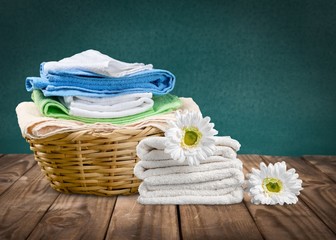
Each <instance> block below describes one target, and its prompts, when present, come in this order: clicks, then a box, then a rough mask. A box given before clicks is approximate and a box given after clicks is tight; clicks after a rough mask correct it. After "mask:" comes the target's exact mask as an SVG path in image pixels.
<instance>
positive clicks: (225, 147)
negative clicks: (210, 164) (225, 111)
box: [136, 136, 240, 161]
mask: <svg viewBox="0 0 336 240" xmlns="http://www.w3.org/2000/svg"><path fill="white" fill-rule="evenodd" d="M214 138H215V144H216V151H215V154H214V155H217V156H223V157H226V158H231V159H233V158H236V156H237V154H236V152H237V151H238V150H239V149H240V143H239V142H238V141H237V140H234V139H232V138H231V137H229V136H226V137H221V136H215V137H214ZM165 141H166V138H165V137H148V138H145V139H143V140H142V141H141V142H140V143H139V144H138V146H137V149H136V150H137V155H138V157H139V158H140V159H141V161H157V160H168V159H171V157H170V155H169V154H167V153H165V152H164V149H165Z"/></svg>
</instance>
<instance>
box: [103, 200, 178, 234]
mask: <svg viewBox="0 0 336 240" xmlns="http://www.w3.org/2000/svg"><path fill="white" fill-rule="evenodd" d="M137 198H138V195H130V196H118V199H117V202H116V205H115V208H114V211H113V215H112V219H111V223H110V227H109V229H108V232H107V236H106V239H118V240H119V239H120V240H122V239H179V227H178V218H177V209H176V206H175V205H141V204H139V203H137Z"/></svg>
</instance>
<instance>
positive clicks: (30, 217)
mask: <svg viewBox="0 0 336 240" xmlns="http://www.w3.org/2000/svg"><path fill="white" fill-rule="evenodd" d="M58 195H59V193H58V192H56V191H54V190H53V189H52V188H50V186H49V183H48V182H47V180H45V179H44V175H43V174H42V173H41V171H40V169H39V167H38V166H37V165H35V167H33V168H31V169H30V170H29V171H28V172H26V173H25V175H24V176H22V177H20V178H19V179H18V180H17V181H16V182H15V183H14V184H13V185H12V186H11V187H10V188H9V189H8V190H7V191H6V192H4V193H3V194H2V195H1V196H0V239H26V238H27V237H28V235H29V234H30V232H31V231H32V230H33V229H34V227H35V226H36V225H37V224H38V222H39V221H40V219H41V218H42V216H43V215H44V213H45V212H46V211H47V209H48V208H49V207H50V205H51V204H52V203H53V202H54V200H55V199H56V198H57V196H58Z"/></svg>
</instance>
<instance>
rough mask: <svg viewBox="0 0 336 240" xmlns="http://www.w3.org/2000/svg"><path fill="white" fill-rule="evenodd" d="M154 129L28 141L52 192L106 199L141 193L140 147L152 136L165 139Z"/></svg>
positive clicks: (76, 133) (93, 133)
mask: <svg viewBox="0 0 336 240" xmlns="http://www.w3.org/2000/svg"><path fill="white" fill-rule="evenodd" d="M162 135H163V132H162V131H161V130H159V129H157V128H154V127H145V128H142V129H139V130H125V129H122V130H114V131H112V132H108V133H107V132H95V130H85V131H77V132H69V133H62V134H55V135H53V136H50V137H47V138H43V139H37V140H36V139H28V138H27V141H28V142H29V144H30V149H31V150H32V151H33V152H34V155H35V159H36V161H37V162H38V165H39V166H40V167H41V170H42V172H43V173H44V174H45V175H46V177H47V179H48V180H49V181H50V185H51V187H52V188H54V189H55V190H57V191H59V192H64V193H79V194H94V195H103V196H112V195H119V194H121V195H128V194H132V193H137V192H138V186H139V184H140V180H139V179H137V178H136V177H135V176H134V174H133V169H134V165H135V164H136V162H137V161H138V157H137V156H136V146H137V144H138V143H139V141H140V140H141V139H143V138H145V137H149V136H162Z"/></svg>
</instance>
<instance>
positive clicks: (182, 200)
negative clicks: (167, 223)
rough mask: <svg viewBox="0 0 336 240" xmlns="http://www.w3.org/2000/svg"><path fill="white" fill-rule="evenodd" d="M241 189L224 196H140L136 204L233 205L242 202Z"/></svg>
mask: <svg viewBox="0 0 336 240" xmlns="http://www.w3.org/2000/svg"><path fill="white" fill-rule="evenodd" d="M243 192H244V191H243V189H242V188H240V187H238V188H237V189H236V190H234V191H232V192H229V193H227V194H224V195H217V196H216V195H213V196H209V195H179V196H175V194H173V193H172V197H169V196H163V197H161V196H160V195H159V194H157V196H156V195H155V193H154V196H153V195H151V196H150V197H146V194H141V195H140V196H139V197H138V202H139V203H141V204H175V205H183V204H205V205H215V204H234V203H240V202H241V201H242V200H243Z"/></svg>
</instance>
